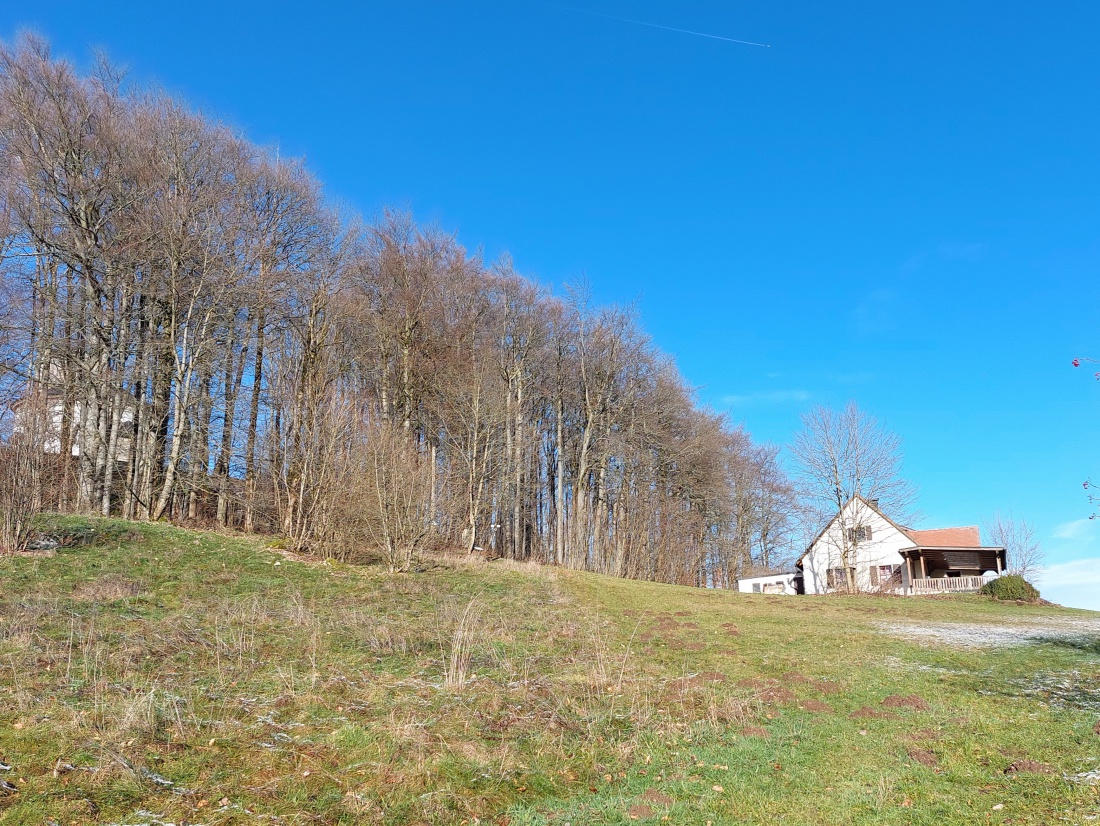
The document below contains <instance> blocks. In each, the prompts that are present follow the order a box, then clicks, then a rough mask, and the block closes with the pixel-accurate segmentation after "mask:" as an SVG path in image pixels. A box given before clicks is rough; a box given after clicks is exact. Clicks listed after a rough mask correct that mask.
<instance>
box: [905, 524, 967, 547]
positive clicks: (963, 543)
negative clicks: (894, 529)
mask: <svg viewBox="0 0 1100 826" xmlns="http://www.w3.org/2000/svg"><path fill="white" fill-rule="evenodd" d="M902 530H903V531H904V533H905V535H906V536H908V537H909V538H910V539H912V540H913V544H914V545H916V546H917V547H921V548H980V547H982V537H981V534H980V533H979V531H978V526H977V525H966V526H964V527H961V528H932V529H931V530H927V531H914V530H911V529H907V528H903V529H902Z"/></svg>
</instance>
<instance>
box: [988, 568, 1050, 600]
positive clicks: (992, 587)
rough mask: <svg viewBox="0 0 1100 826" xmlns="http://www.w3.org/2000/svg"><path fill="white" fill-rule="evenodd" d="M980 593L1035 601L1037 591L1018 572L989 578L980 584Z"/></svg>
mask: <svg viewBox="0 0 1100 826" xmlns="http://www.w3.org/2000/svg"><path fill="white" fill-rule="evenodd" d="M981 593H983V594H986V595H987V596H991V597H993V598H994V599H1016V600H1020V601H1022V602H1035V601H1036V600H1037V599H1039V591H1038V590H1037V589H1036V588H1035V586H1034V585H1032V584H1031V583H1030V582H1028V581H1027V580H1026V579H1024V578H1023V577H1022V576H1020V575H1018V574H1009V575H1008V576H1000V577H997V578H996V579H993V580H990V581H989V582H987V583H986V584H985V585H983V586H982V590H981Z"/></svg>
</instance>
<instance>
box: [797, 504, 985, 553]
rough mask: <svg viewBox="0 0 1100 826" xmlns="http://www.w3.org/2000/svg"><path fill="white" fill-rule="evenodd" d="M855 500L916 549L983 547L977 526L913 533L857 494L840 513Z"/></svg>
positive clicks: (810, 547)
mask: <svg viewBox="0 0 1100 826" xmlns="http://www.w3.org/2000/svg"><path fill="white" fill-rule="evenodd" d="M856 499H859V500H860V501H861V502H863V504H864V505H866V506H867V507H869V508H871V509H872V510H874V511H875V513H877V514H878V515H879V516H881V517H882V518H883V519H885V520H886V521H887V522H888V523H890V524H891V525H892V526H893V527H895V528H897V529H898V530H899V531H901V533H902V534H904V535H905V536H907V537H909V538H910V539H912V540H913V544H914V545H915V546H917V547H918V548H981V547H983V546H982V538H981V533H980V532H979V530H978V526H977V525H965V526H963V527H958V528H930V529H929V530H926V531H915V530H913V529H912V528H906V527H903V526H901V525H899V524H898V523H897V522H895V521H894V520H893V519H891V518H890V517H889V516H887V515H886V514H884V513H883V512H882V511H880V510H879V509H878V508H877V507H875V506H874V505H872V504H871V503H870V502H869V501H868V500H867V499H865V498H864V497H862V496H860V495H859V494H858V493H857V494H856V495H855V496H853V497H852V498H851V499H849V500H848V501H847V502H845V503H844V507H842V508H841V509H840V513H843V512H844V510H845V508H847V507H848V505H850V504H851V503H852V502H853V501H854V500H856ZM840 513H837V515H836V516H834V517H833V518H832V519H830V520H829V521H828V523H827V524H826V525H825V527H824V528H822V529H821V531H820V532H819V533H818V534H817V536H815V537H814V540H813V542H811V543H810V544H809V546H807V548H806V550H805V551H803V553H802V555H801V556H799V557H798V561H797V562H796V563H795V564H796V565H801V564H802V560H804V559H805V558H806V556H807V554H809V553H810V551H812V550H813V547H814V545H816V544H817V541H818V540H819V539H821V537H823V536H824V535H825V532H826V531H827V530H829V528H830V526H831V525H832V524H833V523H834V522H835V521H836V520H837V518H838V517H839V516H840Z"/></svg>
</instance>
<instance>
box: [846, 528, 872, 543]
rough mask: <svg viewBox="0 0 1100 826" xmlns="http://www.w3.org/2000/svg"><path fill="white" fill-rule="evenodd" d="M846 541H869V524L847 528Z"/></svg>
mask: <svg viewBox="0 0 1100 826" xmlns="http://www.w3.org/2000/svg"><path fill="white" fill-rule="evenodd" d="M848 541H849V542H850V543H851V544H853V545H855V544H858V543H860V542H870V541H871V526H870V525H856V526H855V527H854V528H848Z"/></svg>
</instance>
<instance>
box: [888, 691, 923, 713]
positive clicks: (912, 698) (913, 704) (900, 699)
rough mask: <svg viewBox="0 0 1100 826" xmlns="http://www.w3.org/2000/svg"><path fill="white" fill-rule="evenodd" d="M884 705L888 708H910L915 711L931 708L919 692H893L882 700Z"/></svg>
mask: <svg viewBox="0 0 1100 826" xmlns="http://www.w3.org/2000/svg"><path fill="white" fill-rule="evenodd" d="M882 705H884V706H886V708H908V709H912V710H913V711H928V710H929V709H930V708H931V706H930V705H928V703H927V702H925V700H924V698H923V697H921V696H920V695H919V694H908V695H905V696H901V695H898V694H891V695H890V696H889V697H887V698H885V699H884V700H883V701H882Z"/></svg>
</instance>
